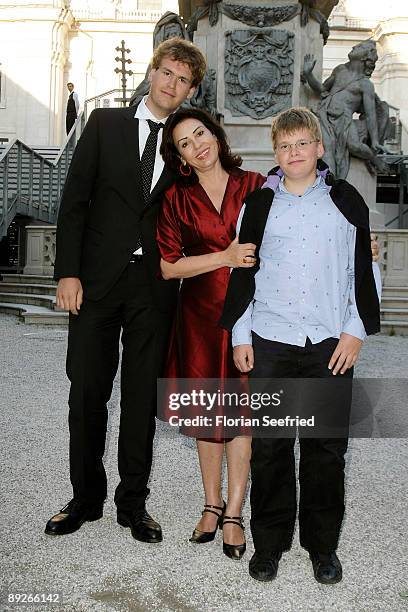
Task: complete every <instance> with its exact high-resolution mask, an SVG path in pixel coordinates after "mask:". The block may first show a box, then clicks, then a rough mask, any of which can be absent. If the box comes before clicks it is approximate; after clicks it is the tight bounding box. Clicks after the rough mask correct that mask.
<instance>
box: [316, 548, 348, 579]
mask: <svg viewBox="0 0 408 612" xmlns="http://www.w3.org/2000/svg"><path fill="white" fill-rule="evenodd" d="M309 557H310V560H311V562H312V564H313V572H314V577H315V578H316V580H317V582H321V584H336V583H337V582H340V580H341V579H342V577H343V572H342V568H341V563H340V561H339V559H338V557H337V555H336V553H335V552H332V553H326V554H323V553H317V552H309Z"/></svg>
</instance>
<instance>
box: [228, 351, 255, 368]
mask: <svg viewBox="0 0 408 612" xmlns="http://www.w3.org/2000/svg"><path fill="white" fill-rule="evenodd" d="M233 355H234V363H235V366H236V367H237V368H238V370H239V371H240V372H249V371H250V370H252V368H253V367H254V349H253V348H252V344H239V345H238V346H234V353H233Z"/></svg>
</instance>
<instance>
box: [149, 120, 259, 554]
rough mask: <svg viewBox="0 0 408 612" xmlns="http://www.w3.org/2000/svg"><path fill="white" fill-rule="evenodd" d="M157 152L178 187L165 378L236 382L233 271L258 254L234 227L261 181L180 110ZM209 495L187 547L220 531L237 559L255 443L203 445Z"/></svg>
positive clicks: (168, 207) (170, 231)
mask: <svg viewBox="0 0 408 612" xmlns="http://www.w3.org/2000/svg"><path fill="white" fill-rule="evenodd" d="M161 153H162V155H163V158H164V160H165V162H166V164H167V166H169V167H170V168H172V169H174V170H175V171H176V172H178V177H179V178H178V180H177V181H176V183H175V185H174V186H172V187H171V188H170V189H169V190H168V191H167V192H166V194H165V197H164V203H163V206H162V210H161V213H160V215H159V220H158V229H157V241H158V245H159V248H160V252H161V256H162V260H161V272H162V275H163V277H164V278H165V279H171V278H173V279H174V278H179V279H183V282H182V285H181V290H180V299H179V308H178V314H177V320H176V323H175V326H174V329H173V334H172V339H171V342H170V348H169V355H168V361H167V367H166V377H168V378H217V379H225V378H233V377H237V376H239V372H238V370H237V369H236V368H235V366H234V363H233V360H232V347H231V338H230V335H229V333H228V332H227V331H225V330H223V329H221V328H220V327H219V326H218V320H219V319H220V317H221V314H222V309H223V304H224V300H225V294H226V291H227V285H228V280H229V275H230V268H234V267H238V266H241V267H251V266H253V265H254V258H253V254H254V245H253V244H239V243H238V240H237V239H235V228H236V223H237V219H238V215H239V212H240V209H241V207H242V204H243V201H244V200H245V197H246V195H247V194H249V193H250V192H251V191H254V190H255V189H256V188H257V187H260V186H261V185H262V184H263V183H264V182H265V178H264V177H263V176H262V175H260V174H258V173H254V172H245V171H243V170H241V169H240V168H239V166H240V164H241V161H242V160H241V158H239V157H238V156H234V155H232V154H231V151H230V148H229V146H228V143H227V141H226V136H225V133H224V131H223V129H222V128H221V126H220V125H219V124H218V123H216V122H215V121H214V119H213V118H212V117H211V116H210V115H208V114H207V113H205V112H203V111H200V110H194V109H182V110H180V111H178V112H177V113H175V114H174V115H172V116H171V117H170V119H169V120H168V121H167V123H166V127H165V129H164V133H163V142H162V148H161ZM197 447H198V454H199V460H200V467H201V474H202V479H203V485H204V492H205V506H204V511H203V513H202V517H201V519H200V521H199V523H198V524H197V526H196V528H195V529H194V532H193V535H192V537H191V539H190V541H192V542H197V543H203V542H209V541H211V540H213V539H214V536H215V533H216V531H217V527H220V528H222V527H223V526H225V529H224V542H223V550H224V552H225V554H226V555H227V556H229V557H231V558H235V559H240V558H241V557H242V555H243V554H244V552H245V538H244V535H243V527H242V520H241V506H242V502H243V498H244V495H245V490H246V485H247V480H248V472H249V459H250V454H251V438H250V437H249V436H248V435H246V436H237V437H235V438H233V439H229V440H226V439H223V438H221V439H211V440H208V439H200V438H198V439H197ZM224 448H225V451H226V456H227V469H228V501H227V504H226V505H225V503H224V502H223V500H222V494H221V468H222V460H223V454H224Z"/></svg>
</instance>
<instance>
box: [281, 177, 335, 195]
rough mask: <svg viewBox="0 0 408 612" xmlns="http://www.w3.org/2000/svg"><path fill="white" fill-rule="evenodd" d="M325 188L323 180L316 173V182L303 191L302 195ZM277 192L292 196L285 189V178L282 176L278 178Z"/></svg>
mask: <svg viewBox="0 0 408 612" xmlns="http://www.w3.org/2000/svg"><path fill="white" fill-rule="evenodd" d="M325 186H326V184H325V182H324V179H323V177H322V175H321V174H317V173H316V180H315V182H314V183H313V185H310V186H309V187H308V188H307V189H306V191H305V193H304V194H303V195H306V194H308V193H310V192H311V191H313V189H317V188H318V187H325ZM277 191H280V192H282V193H288V194H289V195H293V194H291V193H290V192H289V191H288V190H287V189H286V187H285V177H284V176H281V177H280V180H279V184H278V187H277Z"/></svg>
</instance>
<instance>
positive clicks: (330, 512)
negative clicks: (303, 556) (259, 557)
mask: <svg viewBox="0 0 408 612" xmlns="http://www.w3.org/2000/svg"><path fill="white" fill-rule="evenodd" d="M337 343H338V339H337V338H327V339H326V340H323V341H322V342H319V343H318V344H312V343H311V342H310V340H309V338H307V341H306V345H305V346H304V347H298V346H295V345H290V344H284V343H282V342H274V341H271V340H266V339H264V338H261V337H260V336H258V335H257V334H255V333H253V348H254V355H255V364H254V369H253V371H252V374H251V378H265V379H266V378H328V377H332V376H333V374H332V373H331V371H330V370H329V369H328V363H329V361H330V358H331V356H332V354H333V352H334V349H335V348H336V345H337ZM340 376H341V377H342V378H345V377H346V378H347V379H349V381H350V385H349V386H348V385H346V387H347V388H348V389H349V393H348V397H346V398H345V405H346V408H348V410H350V404H351V385H352V378H353V369H352V368H351V369H349V370H347V371H346V373H345V374H343V375H340V374H337V377H340ZM343 389H344V387H343ZM299 443H300V464H299V484H300V499H299V533H300V544H301V546H303V547H304V548H306V549H307V550H309V551H314V552H321V553H328V552H332V551H334V550H336V548H337V542H338V539H339V534H340V529H341V524H342V520H343V515H344V465H345V461H344V456H345V453H346V451H347V444H348V439H347V438H325V439H317V438H306V437H301V438H300V439H299ZM294 444H295V438H294V437H292V438H256V437H255V438H254V439H253V441H252V458H251V476H252V487H251V531H252V536H253V539H254V545H255V550H256V551H257V552H261V553H266V554H268V553H274V552H279V551H284V550H288V549H289V548H290V546H291V543H292V538H293V532H294V527H295V521H296V507H297V504H296V473H295V457H294Z"/></svg>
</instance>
